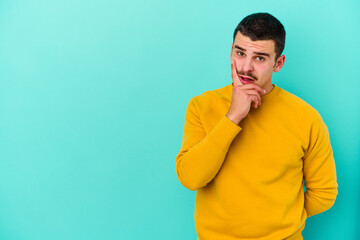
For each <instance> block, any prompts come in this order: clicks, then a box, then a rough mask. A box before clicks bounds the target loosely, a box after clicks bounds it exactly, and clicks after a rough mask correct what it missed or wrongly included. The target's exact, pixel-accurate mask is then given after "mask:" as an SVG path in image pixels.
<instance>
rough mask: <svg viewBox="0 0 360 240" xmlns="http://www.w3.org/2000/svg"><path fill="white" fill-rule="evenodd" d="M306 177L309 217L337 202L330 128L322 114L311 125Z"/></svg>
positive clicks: (305, 162)
mask: <svg viewBox="0 0 360 240" xmlns="http://www.w3.org/2000/svg"><path fill="white" fill-rule="evenodd" d="M304 179H305V186H306V192H305V209H306V211H307V214H308V217H311V216H313V215H315V214H319V213H322V212H324V211H326V210H328V209H329V208H330V207H331V206H332V205H333V204H334V203H335V199H336V196H337V194H338V190H337V188H338V184H337V180H336V169H335V162H334V157H333V151H332V148H331V144H330V138H329V132H328V128H327V126H326V125H325V123H324V122H323V120H322V119H321V117H320V115H318V118H317V119H316V120H315V122H314V123H313V125H312V127H311V132H310V142H309V146H308V148H307V150H306V151H305V155H304Z"/></svg>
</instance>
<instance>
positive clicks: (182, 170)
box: [175, 98, 241, 191]
mask: <svg viewBox="0 0 360 240" xmlns="http://www.w3.org/2000/svg"><path fill="white" fill-rule="evenodd" d="M240 130H241V128H240V127H239V126H237V125H235V124H234V123H233V122H231V121H230V120H229V119H228V118H227V117H225V116H223V117H222V118H221V119H220V120H219V122H218V123H217V125H216V126H215V127H214V128H213V129H212V131H211V132H210V133H209V134H208V135H206V133H205V131H204V129H203V127H202V124H201V121H200V118H199V115H198V113H197V110H196V105H195V98H193V99H191V100H190V102H189V104H188V106H187V109H186V114H185V125H184V133H183V140H182V146H181V149H180V152H179V154H178V155H177V157H176V160H175V164H176V174H177V176H178V179H179V181H180V182H181V184H182V185H183V186H184V187H186V188H188V189H190V190H193V191H195V190H198V189H199V188H202V187H204V186H206V185H207V184H208V183H209V182H210V181H211V180H212V179H213V178H214V177H215V176H216V174H217V173H218V171H219V169H220V167H221V165H222V164H223V162H224V159H225V156H226V153H227V151H228V149H229V146H230V144H231V142H232V141H233V139H234V138H235V136H236V135H237V134H238V133H239V132H240Z"/></svg>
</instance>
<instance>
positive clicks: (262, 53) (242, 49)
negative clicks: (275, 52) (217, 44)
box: [235, 45, 270, 58]
mask: <svg viewBox="0 0 360 240" xmlns="http://www.w3.org/2000/svg"><path fill="white" fill-rule="evenodd" d="M235 48H237V49H239V50H241V51H244V52H246V49H244V48H242V47H240V46H238V45H235ZM254 53H255V54H257V55H262V56H267V57H269V58H270V54H269V53H264V52H254Z"/></svg>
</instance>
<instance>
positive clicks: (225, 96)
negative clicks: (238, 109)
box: [191, 84, 232, 104]
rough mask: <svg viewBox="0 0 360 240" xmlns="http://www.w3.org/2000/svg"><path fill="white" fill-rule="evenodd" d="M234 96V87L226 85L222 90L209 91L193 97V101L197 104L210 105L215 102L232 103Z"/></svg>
mask: <svg viewBox="0 0 360 240" xmlns="http://www.w3.org/2000/svg"><path fill="white" fill-rule="evenodd" d="M231 95H232V85H231V84H229V85H226V86H224V87H221V88H217V89H213V90H207V91H205V92H203V93H201V94H199V95H196V96H194V97H192V99H191V101H194V102H196V103H197V104H209V103H212V102H214V101H216V102H218V101H226V102H230V101H231Z"/></svg>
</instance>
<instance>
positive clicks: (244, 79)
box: [239, 75, 255, 84]
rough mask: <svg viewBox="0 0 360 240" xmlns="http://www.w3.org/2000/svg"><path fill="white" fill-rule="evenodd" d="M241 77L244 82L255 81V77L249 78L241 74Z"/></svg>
mask: <svg viewBox="0 0 360 240" xmlns="http://www.w3.org/2000/svg"><path fill="white" fill-rule="evenodd" d="M239 79H240V82H241V83H242V84H246V83H251V82H254V81H255V80H254V79H253V78H249V77H247V76H241V75H239Z"/></svg>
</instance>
